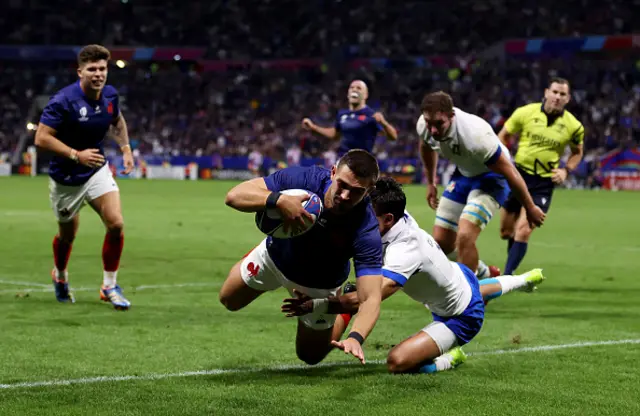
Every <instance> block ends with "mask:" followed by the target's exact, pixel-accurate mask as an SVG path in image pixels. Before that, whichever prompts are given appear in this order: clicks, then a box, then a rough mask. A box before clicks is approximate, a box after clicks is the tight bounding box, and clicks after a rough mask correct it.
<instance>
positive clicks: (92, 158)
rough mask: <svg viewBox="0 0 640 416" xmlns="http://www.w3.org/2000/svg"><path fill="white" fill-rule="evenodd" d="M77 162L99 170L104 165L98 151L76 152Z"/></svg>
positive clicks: (102, 157)
mask: <svg viewBox="0 0 640 416" xmlns="http://www.w3.org/2000/svg"><path fill="white" fill-rule="evenodd" d="M78 162H79V163H80V164H81V165H84V166H88V167H90V168H99V167H100V166H102V165H104V156H102V155H101V154H100V150H98V149H85V150H83V151H81V152H78Z"/></svg>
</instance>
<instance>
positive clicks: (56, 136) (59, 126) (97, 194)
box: [35, 45, 134, 309]
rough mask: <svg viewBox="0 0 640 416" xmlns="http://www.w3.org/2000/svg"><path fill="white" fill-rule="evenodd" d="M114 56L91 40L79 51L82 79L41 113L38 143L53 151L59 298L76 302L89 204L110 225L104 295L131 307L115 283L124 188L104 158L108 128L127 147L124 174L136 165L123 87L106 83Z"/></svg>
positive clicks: (51, 167)
mask: <svg viewBox="0 0 640 416" xmlns="http://www.w3.org/2000/svg"><path fill="white" fill-rule="evenodd" d="M110 57H111V56H110V53H109V50H108V49H107V48H105V47H103V46H100V45H89V46H86V47H84V48H83V49H82V50H81V51H80V53H79V54H78V77H79V78H80V79H79V81H78V82H75V83H73V84H71V85H69V86H67V87H65V88H63V89H61V90H60V91H58V93H57V94H56V95H55V96H54V97H52V98H51V100H50V101H49V103H48V104H47V106H46V107H45V108H44V110H43V112H42V117H41V119H40V124H39V125H38V130H37V131H36V137H35V142H36V146H38V147H39V148H40V149H43V150H47V151H49V152H52V153H54V155H53V158H52V159H51V163H50V165H49V176H50V177H51V178H50V181H49V191H50V192H49V197H50V199H51V205H52V208H53V211H54V213H55V215H56V217H57V220H58V234H57V235H56V236H55V238H54V239H53V257H54V268H53V271H52V278H53V286H54V289H55V294H56V298H57V299H58V301H60V302H73V301H74V299H73V296H72V295H71V293H70V292H69V283H68V274H67V263H68V262H69V255H70V254H71V245H72V243H73V240H74V238H75V236H76V232H77V231H78V224H79V216H78V214H79V212H80V209H81V208H82V207H83V206H84V204H85V203H88V204H89V205H90V206H91V208H93V209H94V211H96V212H97V213H98V215H100V218H101V219H102V222H103V223H104V225H105V227H106V229H107V232H106V235H105V238H104V243H103V246H102V262H103V266H104V274H103V284H102V287H101V289H100V298H101V299H102V300H103V301H105V302H111V304H113V306H114V307H115V308H116V309H128V308H129V306H130V303H129V301H128V300H127V299H126V298H125V297H124V295H123V294H122V289H121V288H120V286H119V285H118V284H117V283H116V275H117V273H118V268H119V265H120V256H121V255H122V248H123V245H124V234H123V227H124V221H123V219H122V209H121V206H120V192H119V190H118V186H117V185H116V182H115V181H114V179H113V175H112V174H111V170H110V169H109V165H108V163H106V162H105V157H104V148H103V143H104V139H105V137H106V136H107V133H108V132H109V130H111V133H112V136H113V138H114V139H115V141H116V142H117V143H118V145H119V146H120V149H121V150H122V155H123V161H124V167H125V169H124V171H123V173H125V174H128V173H130V172H131V171H132V170H133V168H134V161H133V155H132V152H131V147H130V146H129V134H128V132H127V123H126V122H125V119H124V117H123V115H122V113H121V112H120V104H119V97H118V92H117V91H116V89H115V88H113V87H112V86H111V85H106V81H107V73H108V62H109V59H110Z"/></svg>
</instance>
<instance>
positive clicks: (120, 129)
mask: <svg viewBox="0 0 640 416" xmlns="http://www.w3.org/2000/svg"><path fill="white" fill-rule="evenodd" d="M111 135H112V137H113V139H114V140H115V141H116V143H118V146H120V149H121V150H122V152H123V153H124V151H125V150H126V149H127V148H129V150H131V148H130V147H129V130H128V129H127V121H126V120H125V119H124V116H123V115H122V113H120V115H118V118H117V119H116V121H115V123H114V124H113V125H112V126H111Z"/></svg>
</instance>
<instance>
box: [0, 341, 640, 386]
mask: <svg viewBox="0 0 640 416" xmlns="http://www.w3.org/2000/svg"><path fill="white" fill-rule="evenodd" d="M624 344H640V339H621V340H610V341H585V342H575V343H571V344H557V345H540V346H537V347H525V348H514V349H509V350H493V351H479V352H475V353H470V354H469V356H474V357H475V356H488V355H503V354H518V353H527V352H544V351H554V350H562V349H569V348H584V347H597V346H609V345H624ZM385 362H386V361H382V360H377V361H369V364H384V363H385ZM356 365H360V364H359V363H357V362H355V361H348V362H347V361H342V362H327V363H320V364H318V365H315V366H313V367H311V366H308V365H302V364H292V365H274V366H268V367H261V368H214V369H212V370H200V371H184V372H181V373H156V374H146V375H142V376H99V377H86V378H76V379H68V380H45V381H26V382H22V383H7V384H0V389H4V390H7V389H19V388H33V387H50V386H54V387H56V386H70V385H73V384H94V383H111V382H117V381H149V380H164V379H168V378H180V377H196V376H215V375H221V374H239V373H240V374H247V373H260V372H262V371H289V370H304V369H312V368H318V367H342V366H356Z"/></svg>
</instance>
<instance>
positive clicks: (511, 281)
mask: <svg viewBox="0 0 640 416" xmlns="http://www.w3.org/2000/svg"><path fill="white" fill-rule="evenodd" d="M496 279H498V282H499V283H500V286H502V294H503V295H504V294H505V293H509V292H511V291H512V290H515V289H520V288H521V287H525V286H526V285H527V282H526V281H525V280H524V277H523V276H508V275H507V276H498V277H496Z"/></svg>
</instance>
